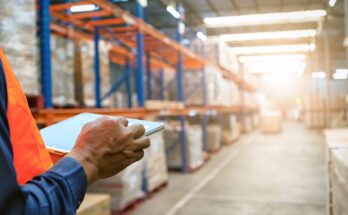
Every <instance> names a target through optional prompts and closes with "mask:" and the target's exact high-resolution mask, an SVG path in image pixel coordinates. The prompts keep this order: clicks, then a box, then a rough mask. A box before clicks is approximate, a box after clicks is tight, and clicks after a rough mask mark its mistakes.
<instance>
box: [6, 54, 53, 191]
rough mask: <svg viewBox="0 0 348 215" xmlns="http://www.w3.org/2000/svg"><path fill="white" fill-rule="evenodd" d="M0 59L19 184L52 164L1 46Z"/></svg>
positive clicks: (44, 170)
mask: <svg viewBox="0 0 348 215" xmlns="http://www.w3.org/2000/svg"><path fill="white" fill-rule="evenodd" d="M0 59H1V61H2V65H3V67H4V71H5V76H6V83H7V98H8V103H7V119H8V123H9V128H10V138H11V144H12V150H13V163H14V166H15V169H16V173H17V181H18V183H19V184H20V185H22V184H25V183H26V182H27V181H29V180H31V179H32V178H33V177H35V176H37V175H39V174H42V173H44V172H46V171H47V170H48V169H49V168H50V167H51V166H52V160H51V158H50V155H49V152H48V151H47V150H46V147H45V144H44V142H43V140H42V138H41V135H40V132H39V129H38V128H37V125H36V123H35V120H34V118H33V116H32V114H31V112H30V108H29V105H28V102H27V99H26V97H25V95H24V93H23V90H22V88H21V86H20V84H19V82H18V80H17V78H16V76H15V74H14V73H13V71H12V69H11V67H10V65H9V63H8V61H7V59H6V56H5V54H4V53H3V52H2V51H1V49H0Z"/></svg>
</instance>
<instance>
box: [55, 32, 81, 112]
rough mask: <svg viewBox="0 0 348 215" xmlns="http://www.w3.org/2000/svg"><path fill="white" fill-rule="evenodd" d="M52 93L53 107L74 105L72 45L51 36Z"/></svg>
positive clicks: (71, 42)
mask: <svg viewBox="0 0 348 215" xmlns="http://www.w3.org/2000/svg"><path fill="white" fill-rule="evenodd" d="M51 65H52V84H53V87H52V91H53V102H54V104H55V105H58V106H63V105H65V104H74V103H75V98H74V43H73V41H72V40H69V39H67V38H64V37H60V36H56V35H53V34H52V35H51Z"/></svg>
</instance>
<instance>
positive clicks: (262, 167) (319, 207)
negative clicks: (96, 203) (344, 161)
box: [134, 123, 326, 215]
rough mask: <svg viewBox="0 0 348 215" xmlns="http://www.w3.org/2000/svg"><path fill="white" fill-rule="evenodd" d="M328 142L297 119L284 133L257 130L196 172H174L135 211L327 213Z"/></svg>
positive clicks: (141, 214)
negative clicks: (165, 183)
mask: <svg viewBox="0 0 348 215" xmlns="http://www.w3.org/2000/svg"><path fill="white" fill-rule="evenodd" d="M323 144H324V141H323V137H322V135H321V134H320V133H319V132H316V131H311V130H307V129H305V128H304V127H303V126H302V125H301V124H298V123H287V124H285V125H284V129H283V133H282V134H279V135H263V134H261V133H259V132H254V133H252V134H250V135H246V136H245V137H243V138H242V139H241V140H240V141H239V142H238V143H236V144H233V145H231V146H229V147H225V148H224V150H222V151H221V152H220V153H218V154H217V155H216V156H214V157H213V159H211V160H210V161H209V163H208V164H207V165H206V166H204V168H203V169H201V170H200V171H198V172H197V173H195V174H193V175H182V174H177V173H174V174H171V175H170V184H169V186H168V188H166V189H165V190H163V191H162V192H161V193H159V194H158V195H156V196H155V197H153V198H152V199H150V200H149V201H146V202H145V203H144V204H143V205H142V206H141V207H140V208H138V209H137V210H136V211H135V213H134V214H137V215H164V214H165V215H174V214H182V215H188V214H189V215H196V214H197V215H198V214H200V215H201V214H206V215H211V214H214V215H216V214H219V215H220V214H223V215H227V214H229V215H230V214H238V215H239V214H262V215H266V214H272V215H273V214H275V215H278V214H282V215H286V214H291V215H297V214H298V215H302V214H305V215H310V214H313V215H320V214H325V202H326V190H325V189H326V184H325V166H324V145H323Z"/></svg>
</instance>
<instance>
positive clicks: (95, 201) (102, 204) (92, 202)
mask: <svg viewBox="0 0 348 215" xmlns="http://www.w3.org/2000/svg"><path fill="white" fill-rule="evenodd" d="M76 214H77V215H111V196H110V195H108V194H92V193H87V194H86V195H85V198H84V200H83V202H82V204H81V205H80V208H79V209H78V210H77V212H76Z"/></svg>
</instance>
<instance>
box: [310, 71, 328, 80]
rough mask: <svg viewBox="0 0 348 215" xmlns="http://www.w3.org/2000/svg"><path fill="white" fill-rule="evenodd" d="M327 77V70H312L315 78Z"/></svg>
mask: <svg viewBox="0 0 348 215" xmlns="http://www.w3.org/2000/svg"><path fill="white" fill-rule="evenodd" d="M325 77H326V74H325V72H312V78H313V79H324V78H325Z"/></svg>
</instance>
